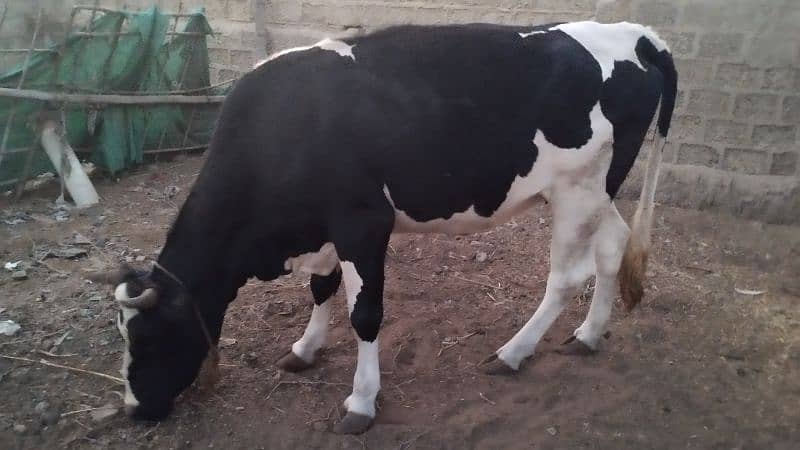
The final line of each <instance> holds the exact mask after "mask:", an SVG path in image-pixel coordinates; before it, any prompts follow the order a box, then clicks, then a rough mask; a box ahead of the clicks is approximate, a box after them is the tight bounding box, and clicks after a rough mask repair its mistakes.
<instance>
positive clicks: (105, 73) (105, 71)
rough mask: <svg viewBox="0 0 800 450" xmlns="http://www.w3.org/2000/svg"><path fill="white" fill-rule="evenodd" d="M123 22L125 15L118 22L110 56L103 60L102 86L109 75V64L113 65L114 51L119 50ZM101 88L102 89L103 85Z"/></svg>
mask: <svg viewBox="0 0 800 450" xmlns="http://www.w3.org/2000/svg"><path fill="white" fill-rule="evenodd" d="M123 23H125V18H124V17H123V19H122V20H120V21H119V23H118V24H117V28H116V30H115V31H116V33H117V34H115V35H114V38H113V40H112V41H111V51H110V52H109V53H108V58H106V60H105V61H104V62H103V69H102V71H101V72H100V83H101V86H102V83H105V82H106V77H107V76H108V68H109V66H111V59H112V58H114V53H116V51H117V46H118V45H119V37H120V35H119V33H120V32H121V31H122V24H123ZM100 89H102V87H101V88H100Z"/></svg>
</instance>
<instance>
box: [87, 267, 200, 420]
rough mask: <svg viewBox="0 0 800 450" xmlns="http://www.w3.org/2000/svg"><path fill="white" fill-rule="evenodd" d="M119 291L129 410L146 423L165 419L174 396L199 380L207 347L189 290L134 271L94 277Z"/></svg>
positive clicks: (118, 299)
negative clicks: (189, 297) (188, 296)
mask: <svg viewBox="0 0 800 450" xmlns="http://www.w3.org/2000/svg"><path fill="white" fill-rule="evenodd" d="M90 278H91V279H93V280H94V281H101V282H105V283H108V284H111V285H113V286H115V289H114V298H115V300H116V302H117V304H118V305H119V307H120V310H119V313H118V314H117V328H118V329H119V332H120V333H121V334H122V338H123V339H124V340H125V349H124V350H125V351H124V357H123V362H122V369H121V373H122V376H123V377H124V378H125V410H126V412H127V413H128V415H129V416H131V417H134V418H137V419H145V420H161V419H164V418H165V417H166V416H167V415H168V414H169V412H170V410H171V409H172V403H173V400H174V399H175V397H177V396H178V394H180V393H181V392H182V391H183V390H184V389H186V388H187V387H188V386H189V385H190V384H191V383H192V381H193V380H194V379H195V378H196V377H197V374H198V371H199V368H200V365H201V363H202V362H203V358H204V357H205V356H206V354H207V351H208V345H207V340H206V337H205V335H204V334H203V332H202V328H201V327H200V325H199V322H198V321H199V318H198V317H196V316H195V314H194V311H193V310H192V305H191V304H190V303H189V299H188V298H187V293H186V292H185V290H184V288H183V287H182V286H181V285H180V284H178V283H175V282H170V280H169V279H163V280H162V279H160V278H159V279H158V281H156V279H155V278H154V277H153V275H152V273H146V272H139V271H135V270H133V269H131V268H130V267H127V266H123V268H122V269H120V270H119V271H116V272H113V273H103V274H94V275H92V276H90Z"/></svg>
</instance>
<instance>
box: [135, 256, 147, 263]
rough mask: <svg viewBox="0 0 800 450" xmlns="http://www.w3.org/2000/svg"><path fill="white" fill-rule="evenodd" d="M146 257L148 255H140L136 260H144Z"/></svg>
mask: <svg viewBox="0 0 800 450" xmlns="http://www.w3.org/2000/svg"><path fill="white" fill-rule="evenodd" d="M145 258H146V257H145V256H144V255H139V256H137V257H136V262H142V261H144V260H145Z"/></svg>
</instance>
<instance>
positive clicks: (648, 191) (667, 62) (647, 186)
mask: <svg viewBox="0 0 800 450" xmlns="http://www.w3.org/2000/svg"><path fill="white" fill-rule="evenodd" d="M645 37H646V38H647V39H648V40H649V41H650V43H649V44H650V45H640V46H638V48H637V51H639V56H640V58H642V59H645V60H646V61H647V62H648V63H649V65H650V66H652V67H655V68H656V69H657V70H658V71H659V72H660V73H661V76H662V80H663V85H662V89H661V101H660V105H661V106H660V108H659V112H658V119H657V132H656V140H655V146H654V148H653V149H651V151H650V156H649V158H648V160H647V167H646V169H645V175H644V182H643V186H642V193H641V196H640V197H639V205H638V207H637V208H636V213H635V214H634V216H633V223H632V224H631V234H630V237H629V238H628V244H627V246H626V248H625V253H624V255H623V257H622V265H621V266H620V271H619V286H620V294H621V295H622V302H623V304H624V305H625V309H626V310H627V311H631V310H632V309H633V308H634V307H636V305H638V304H639V302H641V301H642V296H643V294H644V287H643V282H644V277H645V272H646V271H647V257H648V252H649V251H650V229H651V225H652V221H653V206H654V203H655V194H656V184H657V182H658V172H659V167H660V165H661V154H662V152H663V151H664V145H665V144H666V139H667V132H668V131H669V125H670V121H671V120H672V110H673V109H674V107H675V96H676V95H677V90H678V74H677V72H676V71H675V64H674V63H673V61H672V55H670V53H669V50H668V49H667V48H666V45H664V43H663V41H661V40H660V39H659V38H658V36H656V35H655V33H653V32H651V31H650V30H649V29H647V33H646V34H645ZM657 47H659V48H662V50H658V49H657Z"/></svg>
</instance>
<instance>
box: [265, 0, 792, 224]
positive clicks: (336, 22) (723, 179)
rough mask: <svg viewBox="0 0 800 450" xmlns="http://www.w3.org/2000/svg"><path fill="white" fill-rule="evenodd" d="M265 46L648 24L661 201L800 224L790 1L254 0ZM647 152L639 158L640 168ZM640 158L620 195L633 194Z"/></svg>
mask: <svg viewBox="0 0 800 450" xmlns="http://www.w3.org/2000/svg"><path fill="white" fill-rule="evenodd" d="M254 8H255V9H256V11H257V18H258V25H257V26H258V33H259V35H261V36H263V37H264V39H265V41H266V46H267V50H268V52H272V51H275V50H279V49H282V48H286V47H293V46H297V45H306V44H309V43H313V42H315V41H316V40H319V39H320V38H322V37H324V36H326V35H337V34H342V33H344V34H346V33H353V32H363V31H369V30H372V29H375V28H378V27H382V26H385V25H389V24H397V23H421V24H436V23H464V22H474V21H487V22H495V23H504V24H518V25H534V24H540V23H546V22H553V21H569V20H582V19H594V20H598V21H600V22H616V21H621V20H627V21H635V22H639V23H642V24H645V25H650V26H652V27H653V28H654V29H655V30H657V31H658V32H659V34H660V35H661V36H662V37H663V38H664V39H665V40H666V41H667V42H668V43H669V45H670V47H671V49H672V51H673V54H674V56H675V62H676V66H677V68H678V72H679V79H680V81H679V94H678V101H677V107H676V111H675V117H674V121H673V126H672V130H671V132H670V144H669V146H668V148H667V151H666V152H665V155H664V162H665V164H664V168H663V171H662V174H663V175H662V177H661V181H660V185H659V189H658V201H660V202H663V203H668V204H673V205H679V206H685V207H690V208H711V209H714V210H717V211H724V212H729V213H733V214H737V215H742V216H745V217H752V218H758V219H763V220H768V221H771V222H794V223H800V181H799V180H800V157H799V155H800V26H798V24H800V1H798V0H673V1H668V0H431V1H413V0H412V1H409V0H254ZM643 159H644V158H640V161H639V163H641V162H642V160H643ZM640 172H641V164H637V168H636V170H635V171H634V173H633V175H632V177H631V179H630V180H629V181H628V182H626V184H625V186H624V189H623V195H625V196H628V197H635V196H637V195H638V190H639V186H640V179H641V173H640Z"/></svg>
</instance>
